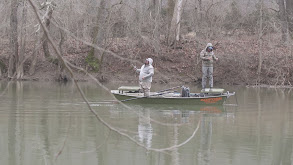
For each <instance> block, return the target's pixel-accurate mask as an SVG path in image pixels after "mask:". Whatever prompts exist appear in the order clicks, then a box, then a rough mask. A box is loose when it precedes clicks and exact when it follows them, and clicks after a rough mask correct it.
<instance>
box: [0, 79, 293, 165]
mask: <svg viewBox="0 0 293 165" xmlns="http://www.w3.org/2000/svg"><path fill="white" fill-rule="evenodd" d="M79 84H80V86H81V88H82V90H83V91H84V93H85V96H86V97H87V99H88V100H89V103H90V105H91V107H92V109H93V111H94V112H95V113H96V114H97V115H98V117H100V119H102V120H99V118H98V117H96V116H95V115H94V113H92V112H91V111H90V110H89V108H88V107H87V105H86V103H85V101H84V100H83V99H82V97H81V95H80V94H79V92H78V90H77V88H76V87H75V85H74V84H72V83H68V84H59V83H53V82H46V83H44V82H42V83H41V82H10V83H8V82H1V83H0V89H1V90H0V92H1V93H0V99H1V102H0V133H1V138H0V145H1V147H0V162H1V165H2V164H3V165H53V164H54V165H55V164H56V165H91V164H95V165H96V164H99V165H104V164H105V165H118V164H119V165H137V164H139V165H155V164H158V165H186V164H194V165H215V164H217V165H247V164H250V165H268V164H271V165H279V164H284V165H285V164H286V165H287V164H288V165H290V164H292V161H293V151H292V150H293V101H292V99H293V96H292V94H293V93H292V92H293V91H291V90H290V89H267V88H246V87H238V86H227V87H225V88H226V89H227V90H229V91H230V92H233V91H235V92H236V96H232V97H230V98H229V99H228V101H227V102H226V105H224V106H215V107H213V106H201V107H185V106H176V107H174V106H172V105H147V106H146V105H143V106H142V105H127V106H122V105H120V104H117V103H116V102H115V101H113V98H112V96H111V95H110V94H109V93H108V92H107V91H106V90H104V89H103V88H101V87H99V86H97V85H96V84H94V83H87V82H81V83H79ZM124 85H125V84H124ZM177 85H180V84H177ZM177 85H174V86H177ZM106 86H107V87H108V88H117V87H118V86H119V84H117V83H116V84H115V83H113V84H106ZM170 87H172V85H160V84H154V85H153V88H152V91H155V90H161V89H164V88H170ZM190 88H191V91H196V90H198V89H197V88H196V87H195V86H190ZM235 104H237V106H236V105H235ZM105 123H106V124H107V126H106V125H105ZM109 127H111V130H110V129H109ZM118 132H119V133H118Z"/></svg>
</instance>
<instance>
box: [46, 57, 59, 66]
mask: <svg viewBox="0 0 293 165" xmlns="http://www.w3.org/2000/svg"><path fill="white" fill-rule="evenodd" d="M48 60H49V62H51V63H53V64H55V65H58V61H59V59H58V58H54V57H49V58H48Z"/></svg>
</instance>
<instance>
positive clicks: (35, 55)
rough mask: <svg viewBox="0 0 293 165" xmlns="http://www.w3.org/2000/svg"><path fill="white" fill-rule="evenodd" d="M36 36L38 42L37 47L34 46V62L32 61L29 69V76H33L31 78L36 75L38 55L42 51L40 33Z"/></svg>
mask: <svg viewBox="0 0 293 165" xmlns="http://www.w3.org/2000/svg"><path fill="white" fill-rule="evenodd" d="M35 36H36V42H35V45H34V51H33V54H32V61H31V65H30V69H29V75H31V76H32V75H33V74H35V68H36V64H37V54H39V51H40V50H39V47H40V45H41V41H40V38H41V36H40V33H39V32H36V33H35Z"/></svg>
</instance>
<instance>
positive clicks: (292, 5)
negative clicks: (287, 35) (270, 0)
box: [286, 0, 293, 32]
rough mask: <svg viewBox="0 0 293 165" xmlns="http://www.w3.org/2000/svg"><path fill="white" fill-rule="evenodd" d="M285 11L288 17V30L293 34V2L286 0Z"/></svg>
mask: <svg viewBox="0 0 293 165" xmlns="http://www.w3.org/2000/svg"><path fill="white" fill-rule="evenodd" d="M286 11H287V14H288V15H287V16H288V23H289V29H290V32H293V1H292V0H286Z"/></svg>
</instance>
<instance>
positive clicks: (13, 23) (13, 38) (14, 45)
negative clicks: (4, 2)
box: [8, 0, 19, 78]
mask: <svg viewBox="0 0 293 165" xmlns="http://www.w3.org/2000/svg"><path fill="white" fill-rule="evenodd" d="M17 8H18V0H11V13H10V46H11V55H10V57H9V66H8V77H9V78H13V77H14V73H15V70H16V65H17V64H18V61H19V60H18V32H17V26H18V22H17Z"/></svg>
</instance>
